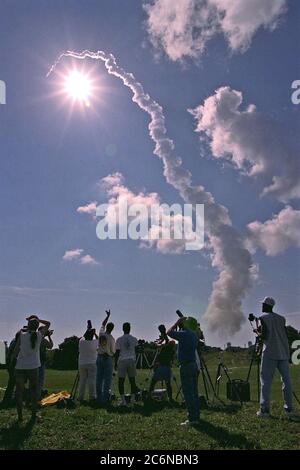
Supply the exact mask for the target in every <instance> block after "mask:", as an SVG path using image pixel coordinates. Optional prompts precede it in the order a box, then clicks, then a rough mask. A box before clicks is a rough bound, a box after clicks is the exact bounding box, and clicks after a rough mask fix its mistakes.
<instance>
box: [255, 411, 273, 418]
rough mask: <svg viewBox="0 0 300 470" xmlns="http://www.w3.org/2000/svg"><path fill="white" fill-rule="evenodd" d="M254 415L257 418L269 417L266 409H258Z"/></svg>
mask: <svg viewBox="0 0 300 470" xmlns="http://www.w3.org/2000/svg"><path fill="white" fill-rule="evenodd" d="M256 416H257V417H258V418H263V419H265V418H267V419H268V418H270V413H269V412H268V411H263V410H258V411H257V412H256Z"/></svg>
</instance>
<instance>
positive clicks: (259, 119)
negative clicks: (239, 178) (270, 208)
mask: <svg viewBox="0 0 300 470" xmlns="http://www.w3.org/2000/svg"><path fill="white" fill-rule="evenodd" d="M242 103H243V95H242V93H241V92H240V91H236V90H233V89H231V88H230V87H228V86H224V87H220V88H218V89H217V90H216V91H215V93H214V94H213V95H212V96H209V97H208V98H207V99H206V100H205V101H204V103H203V105H199V106H197V107H196V108H195V109H193V110H189V111H190V112H191V113H192V114H193V116H194V117H195V119H196V132H198V133H200V136H201V137H203V136H205V137H206V138H207V139H208V142H209V145H210V149H211V153H212V156H213V157H214V158H217V159H226V160H227V161H229V162H231V163H232V164H233V165H234V166H235V167H236V168H237V169H238V170H239V171H241V172H242V173H243V174H244V175H247V176H252V177H260V180H261V182H262V184H263V185H264V189H263V194H272V195H273V196H275V197H277V198H278V199H279V200H281V201H283V202H287V201H288V200H289V199H292V198H296V197H299V196H300V180H299V177H298V175H299V169H300V168H299V156H298V155H296V151H292V150H291V148H290V147H289V145H288V143H287V142H286V141H285V138H284V135H283V131H282V129H281V128H280V127H279V125H278V124H277V123H275V122H274V121H273V120H272V119H269V118H268V117H267V116H263V115H262V114H261V113H260V112H259V111H258V110H257V109H256V107H255V106H254V105H253V104H250V105H249V106H247V107H246V108H245V109H241V106H242Z"/></svg>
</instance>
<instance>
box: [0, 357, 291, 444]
mask: <svg viewBox="0 0 300 470" xmlns="http://www.w3.org/2000/svg"><path fill="white" fill-rule="evenodd" d="M244 359H245V358H243V360H242V361H241V359H240V358H237V356H236V357H235V355H234V354H231V355H228V357H226V356H225V355H223V357H222V360H223V361H224V362H225V361H226V364H227V366H228V368H229V370H230V374H231V377H232V378H245V376H246V374H247V368H248V366H247V365H245V364H246V362H245V360H244ZM241 362H243V363H244V365H241ZM207 363H208V364H209V368H210V371H211V375H212V377H213V378H214V377H215V370H216V367H215V359H212V358H210V357H208V360H207ZM291 373H292V380H293V384H294V390H295V391H296V393H297V394H298V396H299V395H300V386H299V368H298V367H297V366H292V367H291ZM177 374H178V372H177V371H176V376H177V377H178V375H177ZM252 375H253V377H252V378H251V398H252V399H253V400H255V399H256V388H255V373H254V371H253V374H252ZM74 377H75V372H74V371H54V370H48V371H47V376H46V388H47V389H48V390H49V392H52V391H59V390H70V389H71V386H72V383H73V380H74ZM147 377H149V372H147V371H138V379H137V382H138V385H140V387H141V388H144V387H145V386H148V383H149V382H148V381H147V380H146V379H147ZM114 381H115V379H114ZM5 384H6V371H4V370H1V371H0V387H5ZM225 385H226V379H225V377H223V379H222V386H221V396H222V397H223V398H224V397H225ZM114 388H115V390H116V386H115V384H114ZM174 388H176V387H174ZM199 390H200V393H203V387H202V381H200V387H199ZM0 393H3V391H1V392H0ZM226 404H227V406H225V407H224V406H222V405H218V404H217V403H216V404H215V406H212V407H210V408H209V409H206V410H203V411H202V412H201V418H202V422H201V426H199V428H197V429H196V428H186V427H184V428H182V427H181V426H180V422H181V421H182V420H184V419H185V413H186V412H185V410H184V409H183V408H182V407H180V406H179V405H178V407H175V408H171V407H169V406H168V405H167V404H157V405H156V406H155V407H152V408H151V409H150V408H145V407H144V406H142V405H137V406H136V408H135V409H134V410H125V411H121V410H120V409H119V408H118V407H117V406H115V407H114V408H113V410H112V411H106V410H99V409H97V410H95V409H91V408H89V407H87V406H78V407H77V408H76V409H75V410H65V409H64V410H59V409H57V408H56V407H50V408H47V409H43V410H42V417H43V422H42V423H40V424H37V425H35V426H34V427H33V428H30V427H28V426H27V427H25V428H24V429H20V430H18V429H17V428H16V426H15V423H16V412H15V409H8V410H1V411H0V449H103V450H112V449H142V450H150V449H154V450H158V449H162V450H195V449H299V447H300V426H299V421H298V420H295V421H288V420H287V419H286V418H285V416H284V414H283V409H282V397H281V384H280V380H279V377H278V376H276V377H275V380H274V384H273V389H272V418H271V419H270V420H259V419H257V418H256V416H255V412H256V410H257V408H258V404H257V402H255V401H252V402H249V403H245V404H244V405H243V407H242V409H241V408H240V407H239V406H238V405H237V404H231V403H230V402H228V401H226ZM295 405H296V409H297V411H298V412H299V405H297V404H295ZM299 414H300V413H299ZM27 417H28V419H29V417H30V414H29V411H26V415H25V418H27Z"/></svg>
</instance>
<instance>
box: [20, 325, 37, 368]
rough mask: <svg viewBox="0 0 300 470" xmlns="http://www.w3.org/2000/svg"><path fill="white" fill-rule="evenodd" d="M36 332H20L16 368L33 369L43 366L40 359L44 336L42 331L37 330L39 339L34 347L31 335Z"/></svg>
mask: <svg viewBox="0 0 300 470" xmlns="http://www.w3.org/2000/svg"><path fill="white" fill-rule="evenodd" d="M32 334H34V333H33V332H30V331H26V332H24V331H21V332H20V351H19V354H18V358H17V364H16V369H20V370H24V369H26V370H31V369H38V368H39V367H40V366H41V360H40V346H41V341H42V338H43V335H42V333H40V331H37V332H36V335H37V340H36V343H35V346H34V348H32V346H31V341H30V338H31V335H32Z"/></svg>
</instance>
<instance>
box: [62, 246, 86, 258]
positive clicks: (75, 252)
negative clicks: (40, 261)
mask: <svg viewBox="0 0 300 470" xmlns="http://www.w3.org/2000/svg"><path fill="white" fill-rule="evenodd" d="M82 253H83V250H82V249H81V248H76V249H75V250H67V251H66V252H65V254H64V256H63V260H64V261H73V260H76V259H78V258H80V256H81V254H82Z"/></svg>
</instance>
